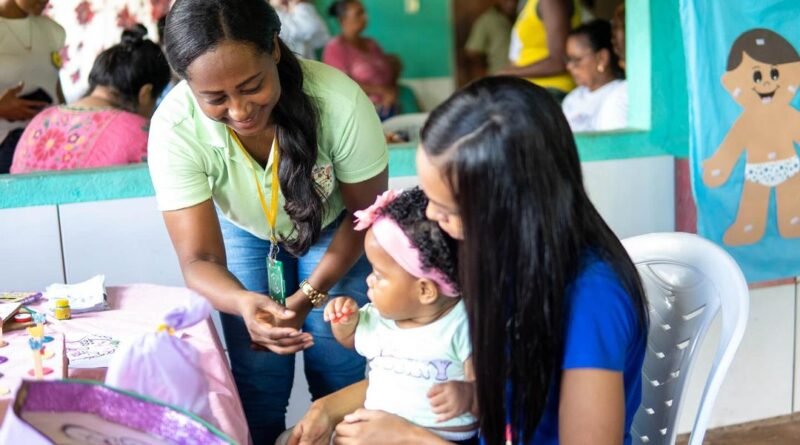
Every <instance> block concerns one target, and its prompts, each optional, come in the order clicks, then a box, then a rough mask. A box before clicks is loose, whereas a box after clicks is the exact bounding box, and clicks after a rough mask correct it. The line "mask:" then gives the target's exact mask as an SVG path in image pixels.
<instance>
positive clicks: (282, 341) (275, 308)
mask: <svg viewBox="0 0 800 445" xmlns="http://www.w3.org/2000/svg"><path fill="white" fill-rule="evenodd" d="M239 301H240V303H239V314H241V316H242V318H243V319H244V323H245V325H246V326H247V331H248V332H249V333H250V339H251V340H252V341H253V343H254V344H256V345H257V346H260V347H263V348H266V349H269V350H270V351H272V352H274V353H276V354H282V355H288V354H294V353H295V352H297V351H302V350H303V349H307V348H310V347H311V346H313V345H314V339H313V337H311V334H308V333H304V332H301V331H300V330H298V329H296V328H293V327H281V326H280V324H282V323H286V322H287V321H289V320H291V319H292V318H294V317H296V316H297V314H296V313H295V312H294V311H292V310H289V309H287V308H285V307H283V306H281V305H280V304H278V303H276V302H275V301H273V300H272V299H271V298H269V297H266V296H264V295H261V294H258V293H255V292H250V293H248V296H247V297H246V298H240V300H239Z"/></svg>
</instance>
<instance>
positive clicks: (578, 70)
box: [562, 20, 628, 131]
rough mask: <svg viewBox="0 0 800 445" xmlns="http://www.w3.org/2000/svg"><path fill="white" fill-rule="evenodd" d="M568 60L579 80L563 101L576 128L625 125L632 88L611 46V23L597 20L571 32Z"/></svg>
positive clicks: (590, 129) (572, 72) (569, 119)
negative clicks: (629, 86) (628, 85)
mask: <svg viewBox="0 0 800 445" xmlns="http://www.w3.org/2000/svg"><path fill="white" fill-rule="evenodd" d="M566 60H567V69H568V70H569V72H570V74H572V78H573V79H575V83H576V84H578V87H577V88H575V89H574V90H572V91H571V92H570V93H569V94H567V97H566V98H564V102H563V104H562V109H563V110H564V115H566V116H567V121H568V122H569V125H570V127H571V128H572V131H604V130H616V129H620V128H624V127H625V125H626V123H627V121H628V91H627V86H626V85H625V80H624V78H625V72H624V71H622V68H620V66H619V60H618V58H617V55H616V53H614V50H613V49H612V47H611V24H610V23H609V22H607V21H605V20H594V21H591V22H589V23H587V24H585V25H581V26H580V27H578V28H576V29H575V30H573V31H572V32H570V34H569V38H568V39H567V59H566Z"/></svg>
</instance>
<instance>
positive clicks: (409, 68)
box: [315, 0, 455, 79]
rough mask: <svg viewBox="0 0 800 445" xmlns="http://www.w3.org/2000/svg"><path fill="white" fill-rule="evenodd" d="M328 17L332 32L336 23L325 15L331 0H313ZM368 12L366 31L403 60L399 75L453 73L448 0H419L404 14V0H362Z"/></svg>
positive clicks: (429, 75)
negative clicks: (416, 9)
mask: <svg viewBox="0 0 800 445" xmlns="http://www.w3.org/2000/svg"><path fill="white" fill-rule="evenodd" d="M315 2H316V4H317V9H318V10H319V11H320V14H322V15H323V17H325V18H327V19H328V25H329V26H330V28H331V33H333V34H334V35H336V34H338V33H339V27H338V23H336V20H335V19H333V18H330V17H329V16H328V7H329V6H330V4H331V3H333V0H315ZM362 2H363V3H364V7H365V8H366V10H367V15H368V16H369V23H368V25H367V30H366V31H365V34H366V35H367V36H368V37H371V38H373V39H375V40H376V41H378V43H380V45H381V47H383V50H384V51H386V52H387V53H392V54H397V55H398V56H399V57H400V59H401V60H402V61H403V65H404V69H403V74H402V77H404V78H407V79H415V78H421V77H449V76H450V75H451V74H452V73H453V66H454V63H455V61H454V57H453V54H454V53H453V32H452V18H451V14H450V0H419V3H420V10H419V12H417V13H416V14H406V12H405V1H404V0H362Z"/></svg>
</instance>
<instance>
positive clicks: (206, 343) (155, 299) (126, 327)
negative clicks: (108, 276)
mask: <svg viewBox="0 0 800 445" xmlns="http://www.w3.org/2000/svg"><path fill="white" fill-rule="evenodd" d="M107 294H108V303H109V305H110V306H111V309H110V310H107V311H102V312H93V313H87V314H78V315H74V316H73V318H72V319H71V320H63V321H54V320H52V319H51V318H49V317H48V324H47V325H46V328H45V331H46V332H58V333H62V334H64V335H68V336H72V335H80V334H94V335H111V336H113V337H117V338H122V339H125V338H130V337H135V336H137V335H142V334H147V333H150V332H153V331H155V329H156V328H157V327H158V325H159V324H161V322H162V320H163V316H164V315H165V314H166V313H167V312H169V311H170V310H172V309H173V308H175V307H177V306H180V305H182V304H184V303H185V302H186V301H187V299H188V298H189V296H190V295H191V292H190V291H189V290H188V289H185V288H178V287H167V286H155V285H148V284H136V285H130V286H121V287H109V288H108V289H107ZM33 309H36V306H33ZM176 335H180V336H181V338H183V339H185V340H186V341H188V342H189V343H190V344H192V346H194V347H195V348H197V350H198V351H199V352H200V357H201V363H202V365H203V371H204V373H205V375H206V377H207V379H208V387H209V395H208V398H209V403H210V405H211V413H212V416H213V419H212V420H213V422H214V423H216V425H217V426H218V427H219V428H220V430H222V431H223V432H224V433H225V434H227V435H228V436H230V437H231V438H232V439H233V440H235V441H236V442H237V443H241V444H247V443H248V442H249V432H248V429H247V422H246V420H245V417H244V411H243V410H242V404H241V401H240V400H239V394H238V392H237V391H236V385H235V384H234V382H233V376H232V374H231V372H230V368H229V367H228V361H227V359H226V356H225V352H224V350H223V348H222V343H221V342H220V340H219V336H218V335H217V331H216V329H215V328H214V324H213V323H212V321H211V319H210V318H209V319H207V320H206V321H205V322H204V323H199V324H198V325H196V326H192V327H191V328H189V329H185V330H183V331H179V332H178V333H176ZM6 336H8V337H11V338H13V337H15V336H27V333H25V331H24V330H23V331H12V332H8V333H7V334H6ZM105 374H106V369H105V368H94V369H72V368H68V375H69V377H70V378H74V379H88V380H98V381H103V380H104V379H105ZM15 391H16V388H13V389H12V393H11V394H9V395H7V396H3V397H1V398H0V421H2V417H3V416H4V415H5V412H6V408H7V405H8V404H9V402H10V401H11V399H12V398H13V395H14V392H15Z"/></svg>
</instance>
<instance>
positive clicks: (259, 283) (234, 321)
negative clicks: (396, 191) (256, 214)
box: [219, 215, 371, 445]
mask: <svg viewBox="0 0 800 445" xmlns="http://www.w3.org/2000/svg"><path fill="white" fill-rule="evenodd" d="M219 219H220V226H221V228H222V237H223V239H224V241H225V253H226V256H227V258H228V270H230V271H231V273H232V274H233V275H234V276H236V278H237V279H239V281H240V282H241V283H242V284H243V285H244V287H245V288H247V289H248V290H251V291H254V292H259V293H262V294H267V289H269V283H268V281H267V271H266V258H267V253H268V251H269V242H268V241H265V240H262V239H260V238H257V237H255V236H253V235H252V234H250V233H249V232H247V231H245V230H242V229H240V228H239V227H237V226H235V225H234V224H232V223H231V222H229V221H228V220H226V219H225V217H224V216H222V215H219ZM341 220H342V217H340V218H338V219H337V220H336V221H335V222H334V223H332V224H330V225H328V227H326V228H324V229H323V230H322V233H321V236H320V239H319V241H318V242H317V243H316V244H315V245H314V246H312V247H311V249H310V250H309V251H308V252H307V253H306V254H305V255H303V256H302V257H299V258H298V257H294V256H292V255H290V254H289V253H287V252H286V251H285V250H283V249H281V251H280V253H279V254H278V259H279V260H281V261H283V271H284V280H285V281H286V295H287V296H288V295H292V294H293V293H294V292H296V291H297V289H298V286H299V283H300V282H301V281H302V280H304V279H305V278H306V277H308V276H309V275H310V274H311V272H312V271H313V270H314V268H315V267H316V266H317V263H319V261H320V259H321V258H322V256H323V255H324V254H325V252H326V251H327V249H328V245H330V243H331V241H332V240H333V236H334V234H335V232H336V229H337V228H338V227H339V224H340V223H341ZM370 271H371V266H370V265H369V262H367V260H366V257H364V256H362V257H361V259H359V260H358V262H357V263H356V264H355V265H354V266H353V268H352V269H350V271H349V272H348V273H347V275H345V276H344V277H343V278H342V279H341V280H339V282H338V283H337V284H336V286H334V287H333V288H332V289H330V291H329V294H330V295H331V296H337V295H347V296H350V297H353V298H355V299H356V301H358V303H359V305H363V304H365V303H366V302H367V284H366V279H367V275H369V273H370ZM264 298H267V297H266V296H265V297H264ZM323 309H324V307H322V308H316V309H314V310H312V311H311V312H310V313H309V315H308V317H307V318H306V320H305V324H304V325H303V331H304V332H308V333H310V334H311V335H313V336H314V346H312V347H311V348H309V349H307V350H305V351H303V361H304V363H305V369H304V371H305V375H306V380H307V381H308V386H309V390H310V392H311V396H312V397H313V398H314V399H317V398H319V397H323V396H325V395H327V394H330V393H331V392H334V391H336V390H338V389H341V388H343V387H345V386H348V385H350V384H352V383H355V382H357V381H359V380H362V379H363V378H364V366H365V361H364V358H363V357H361V356H360V355H358V354H357V353H356V352H355V351H352V350H349V349H345V348H344V347H342V346H341V345H339V343H337V341H336V339H335V338H334V337H333V334H332V333H331V328H330V325H329V324H328V323H326V322H324V321H323V320H322V312H323ZM220 315H221V319H222V330H223V332H224V333H225V341H226V343H227V346H228V354H229V355H230V359H231V365H232V369H233V378H234V380H235V381H236V386H237V387H238V389H239V395H240V397H241V399H242V405H243V406H244V412H245V415H246V417H247V424H248V426H249V427H250V434H251V436H252V437H253V443H254V444H257V445H260V444H270V445H271V444H273V443H274V442H275V439H276V438H277V437H278V436H279V435H280V434H281V433H282V432H283V431H284V430H285V429H286V425H285V421H286V407H287V405H288V404H289V396H290V394H291V392H292V383H293V381H294V355H278V354H275V353H273V352H267V351H254V350H252V349H251V347H250V343H251V342H250V335H249V333H248V332H247V328H246V327H245V324H244V321H243V320H242V318H241V317H239V316H235V315H230V314H220Z"/></svg>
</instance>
